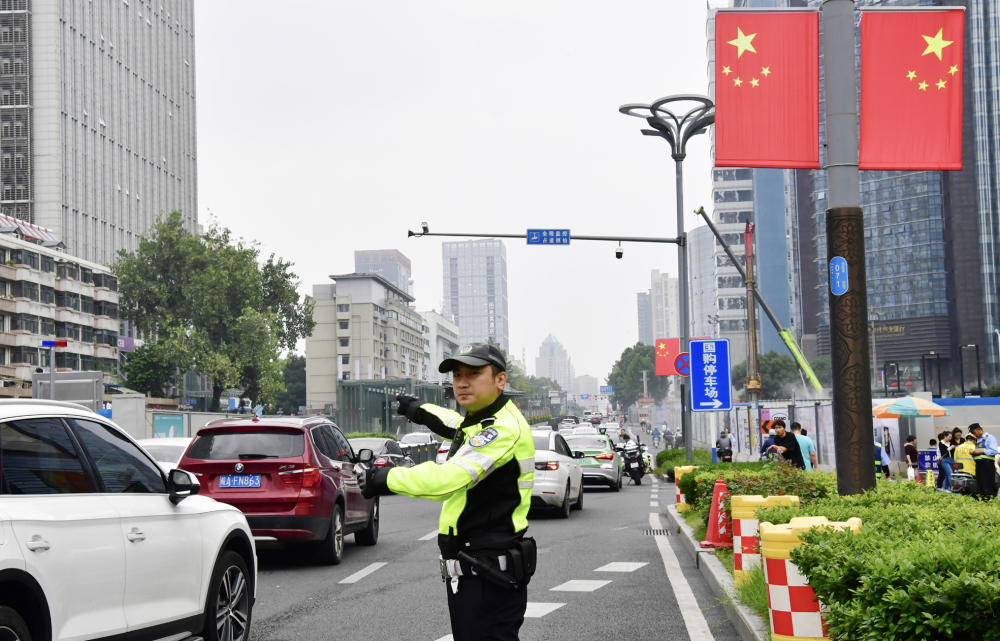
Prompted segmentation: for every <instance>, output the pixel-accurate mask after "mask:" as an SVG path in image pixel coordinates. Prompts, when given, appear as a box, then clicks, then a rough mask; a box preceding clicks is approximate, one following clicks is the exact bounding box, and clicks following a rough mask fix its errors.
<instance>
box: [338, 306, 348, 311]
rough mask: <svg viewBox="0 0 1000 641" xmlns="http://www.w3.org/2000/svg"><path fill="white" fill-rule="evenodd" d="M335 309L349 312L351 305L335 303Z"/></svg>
mask: <svg viewBox="0 0 1000 641" xmlns="http://www.w3.org/2000/svg"><path fill="white" fill-rule="evenodd" d="M337 311H338V312H349V311H351V306H350V305H337Z"/></svg>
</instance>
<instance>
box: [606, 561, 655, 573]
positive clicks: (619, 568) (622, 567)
mask: <svg viewBox="0 0 1000 641" xmlns="http://www.w3.org/2000/svg"><path fill="white" fill-rule="evenodd" d="M644 565H649V563H638V562H632V561H615V562H614V563H608V564H607V565H602V566H601V567H599V568H597V569H596V570H594V572H635V571H636V570H638V569H639V568H641V567H642V566H644Z"/></svg>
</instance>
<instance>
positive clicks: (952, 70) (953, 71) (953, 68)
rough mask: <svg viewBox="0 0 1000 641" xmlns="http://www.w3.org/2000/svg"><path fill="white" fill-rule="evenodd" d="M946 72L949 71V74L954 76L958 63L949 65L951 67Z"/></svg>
mask: <svg viewBox="0 0 1000 641" xmlns="http://www.w3.org/2000/svg"><path fill="white" fill-rule="evenodd" d="M948 73H950V74H951V75H953V76H954V75H955V74H956V73H958V65H952V66H951V69H949V70H948Z"/></svg>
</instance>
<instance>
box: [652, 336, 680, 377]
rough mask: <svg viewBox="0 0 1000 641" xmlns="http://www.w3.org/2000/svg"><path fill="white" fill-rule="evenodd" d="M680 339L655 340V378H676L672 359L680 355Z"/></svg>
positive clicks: (675, 369)
mask: <svg viewBox="0 0 1000 641" xmlns="http://www.w3.org/2000/svg"><path fill="white" fill-rule="evenodd" d="M680 347H681V339H679V338H657V339H656V375H657V376H677V368H676V367H674V359H676V358H677V355H678V354H679V353H680V351H681V349H680Z"/></svg>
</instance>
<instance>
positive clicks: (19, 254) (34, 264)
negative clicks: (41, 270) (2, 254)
mask: <svg viewBox="0 0 1000 641" xmlns="http://www.w3.org/2000/svg"><path fill="white" fill-rule="evenodd" d="M10 261H11V262H12V263H14V264H15V265H27V266H28V267H31V268H32V269H38V254H36V253H35V252H30V251H28V250H26V249H12V250H11V251H10Z"/></svg>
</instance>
